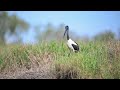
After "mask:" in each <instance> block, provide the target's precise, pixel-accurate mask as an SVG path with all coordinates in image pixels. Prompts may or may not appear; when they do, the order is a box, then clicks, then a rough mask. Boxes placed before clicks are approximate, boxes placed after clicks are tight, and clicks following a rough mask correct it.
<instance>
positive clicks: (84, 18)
mask: <svg viewBox="0 0 120 90" xmlns="http://www.w3.org/2000/svg"><path fill="white" fill-rule="evenodd" d="M9 12H10V13H12V11H9ZM16 14H17V15H18V16H19V17H20V18H22V19H24V20H26V21H27V22H29V23H30V25H31V26H32V27H33V26H36V25H40V26H41V25H46V24H47V23H48V22H50V23H52V24H53V25H54V26H58V25H60V24H61V23H64V24H66V25H69V27H70V30H71V31H74V32H75V33H77V35H88V36H90V37H91V36H94V35H95V34H96V33H98V32H101V31H104V30H105V29H111V30H112V31H113V32H117V30H118V28H120V11H16ZM33 36H34V30H33V29H32V28H31V29H30V32H29V33H28V34H27V35H26V36H24V42H27V41H29V42H32V41H34V40H33Z"/></svg>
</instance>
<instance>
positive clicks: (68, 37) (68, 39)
mask: <svg viewBox="0 0 120 90" xmlns="http://www.w3.org/2000/svg"><path fill="white" fill-rule="evenodd" d="M67 40H69V31H67Z"/></svg>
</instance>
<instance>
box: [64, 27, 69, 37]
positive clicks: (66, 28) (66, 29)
mask: <svg viewBox="0 0 120 90" xmlns="http://www.w3.org/2000/svg"><path fill="white" fill-rule="evenodd" d="M68 30H69V26H65V32H64V36H65V34H66V32H68ZM64 36H63V37H64Z"/></svg>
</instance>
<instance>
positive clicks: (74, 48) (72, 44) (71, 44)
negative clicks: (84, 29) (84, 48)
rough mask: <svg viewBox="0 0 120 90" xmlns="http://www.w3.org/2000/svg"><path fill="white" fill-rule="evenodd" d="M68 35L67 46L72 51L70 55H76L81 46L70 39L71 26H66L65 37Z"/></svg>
mask: <svg viewBox="0 0 120 90" xmlns="http://www.w3.org/2000/svg"><path fill="white" fill-rule="evenodd" d="M66 33H67V46H68V48H69V50H70V53H71V51H73V52H75V53H77V52H79V50H80V48H79V45H78V44H77V43H76V42H75V41H73V40H72V39H71V38H70V37H69V26H68V25H66V26H65V32H64V36H65V34H66ZM64 36H63V37H64ZM70 53H69V54H70Z"/></svg>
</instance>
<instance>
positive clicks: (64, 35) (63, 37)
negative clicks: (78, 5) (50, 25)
mask: <svg viewBox="0 0 120 90" xmlns="http://www.w3.org/2000/svg"><path fill="white" fill-rule="evenodd" d="M66 31H67V30H65V32H64V36H65V34H66ZM64 36H63V38H64Z"/></svg>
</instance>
